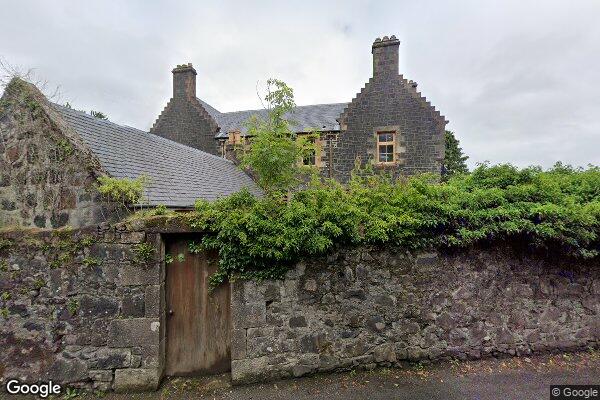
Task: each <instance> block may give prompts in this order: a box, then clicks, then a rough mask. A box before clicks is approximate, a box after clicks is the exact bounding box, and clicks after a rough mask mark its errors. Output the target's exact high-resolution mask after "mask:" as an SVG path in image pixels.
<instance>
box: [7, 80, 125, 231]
mask: <svg viewBox="0 0 600 400" xmlns="http://www.w3.org/2000/svg"><path fill="white" fill-rule="evenodd" d="M101 174H103V170H102V168H101V166H100V162H99V161H98V159H97V158H96V156H95V155H94V154H93V153H91V151H90V150H89V148H87V146H85V145H84V143H83V142H82V140H81V139H80V137H79V136H78V135H77V133H76V132H74V131H73V129H72V128H71V127H70V126H69V125H68V124H67V123H66V122H65V121H64V120H63V118H62V117H61V116H60V114H59V113H58V112H57V111H56V110H55V109H54V108H53V107H52V106H51V105H50V103H49V102H48V100H47V99H46V98H45V97H44V96H43V95H42V94H41V93H40V92H39V90H38V89H37V88H36V87H35V86H33V85H31V84H30V83H27V82H25V81H22V80H20V79H15V80H13V81H12V82H11V84H10V85H9V86H8V87H7V88H6V90H5V92H4V95H3V96H2V99H1V100H0V226H37V227H39V228H59V227H62V226H66V225H70V226H74V227H77V226H83V225H94V224H96V223H99V222H102V221H106V220H109V219H111V218H114V217H117V216H118V215H117V214H115V213H114V211H116V210H115V207H114V205H110V204H109V203H107V202H103V201H102V199H101V197H100V195H99V193H98V191H97V190H96V186H95V183H96V179H97V177H98V176H99V175H101Z"/></svg>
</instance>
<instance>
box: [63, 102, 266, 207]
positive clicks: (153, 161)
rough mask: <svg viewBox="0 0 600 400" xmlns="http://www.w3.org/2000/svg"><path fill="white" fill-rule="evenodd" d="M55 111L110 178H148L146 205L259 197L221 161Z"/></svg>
mask: <svg viewBox="0 0 600 400" xmlns="http://www.w3.org/2000/svg"><path fill="white" fill-rule="evenodd" d="M54 107H55V108H56V109H57V111H58V112H59V113H60V114H61V115H62V117H63V118H64V119H65V120H66V122H67V123H68V124H69V125H70V126H71V127H72V128H73V129H75V131H76V132H77V133H78V134H79V135H80V136H81V138H82V139H83V141H84V142H85V144H86V145H88V146H89V147H90V149H91V150H92V151H93V152H94V153H95V155H96V156H97V157H98V158H99V160H100V164H101V165H102V167H103V168H104V169H105V170H106V172H108V173H109V174H110V175H111V176H113V177H116V178H137V177H138V176H140V175H142V174H145V175H147V176H148V177H149V178H150V182H149V184H148V188H147V191H146V192H147V193H146V195H147V197H148V201H149V203H150V205H158V204H164V205H166V206H169V207H189V206H193V204H194V202H195V201H196V199H205V200H208V201H211V200H215V199H218V198H220V197H224V196H227V195H229V194H232V193H235V192H238V191H239V190H240V189H242V188H243V187H247V188H248V189H249V190H250V191H251V192H252V193H254V194H256V195H260V194H261V191H260V189H259V188H258V187H257V186H256V184H255V183H254V181H253V180H252V179H251V178H250V177H249V176H248V175H247V174H245V173H244V172H243V171H241V170H240V169H239V168H237V167H236V166H235V165H234V164H233V163H232V162H231V161H228V160H225V159H224V158H221V157H218V156H215V155H212V154H208V153H206V152H203V151H200V150H196V149H194V148H191V147H188V146H185V145H183V144H179V143H176V142H173V141H171V140H168V139H165V138H162V137H160V136H157V135H153V134H151V133H148V132H144V131H141V130H139V129H135V128H131V127H128V126H121V125H117V124H114V123H112V122H109V121H105V120H101V119H98V118H95V117H92V116H91V115H88V114H86V113H84V112H81V111H76V110H72V109H69V108H65V107H63V106H59V105H54Z"/></svg>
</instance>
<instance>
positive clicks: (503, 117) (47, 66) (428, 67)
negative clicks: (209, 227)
mask: <svg viewBox="0 0 600 400" xmlns="http://www.w3.org/2000/svg"><path fill="white" fill-rule="evenodd" d="M0 10H2V18H1V19H2V22H1V23H0V56H1V57H2V58H3V59H4V60H5V61H7V62H9V63H11V64H12V65H16V66H19V67H21V68H25V69H27V68H34V69H35V74H36V76H37V78H40V79H45V80H47V81H48V82H49V84H50V85H60V87H61V99H60V100H61V102H66V101H68V102H70V103H71V104H72V105H73V106H74V107H75V108H78V109H84V110H87V111H89V110H90V109H94V110H101V111H103V112H104V113H106V114H108V116H109V117H110V119H111V120H112V121H114V122H117V123H121V124H126V125H131V126H135V127H137V128H140V129H144V130H147V129H148V128H150V126H151V125H152V123H153V122H154V120H155V119H156V117H157V116H158V114H159V113H160V111H161V110H162V108H163V107H164V105H165V104H166V102H167V100H168V99H169V97H170V95H171V90H172V86H171V69H172V68H173V66H175V65H176V64H181V63H187V62H191V63H193V64H194V67H195V68H196V70H197V71H198V76H197V93H198V97H200V98H202V99H203V100H205V101H207V102H208V103H210V104H211V105H213V106H214V107H215V108H217V109H218V110H220V111H235V110H241V109H255V108H259V107H260V103H259V101H258V99H257V95H256V86H257V82H264V81H265V80H266V79H268V78H269V77H277V78H280V79H283V80H284V81H286V82H287V83H288V84H289V85H290V86H292V87H293V88H294V90H295V95H296V102H297V104H299V105H304V104H315V103H328V102H346V101H350V100H351V99H352V97H354V96H355V95H356V93H357V92H359V91H360V89H361V88H362V87H363V85H364V83H365V82H366V81H367V80H368V79H369V77H370V76H371V73H372V71H371V69H372V63H371V44H372V42H373V40H374V39H375V38H376V37H378V36H383V35H392V34H395V35H396V36H397V37H398V38H399V39H400V41H401V44H400V73H402V74H404V76H405V77H406V78H408V79H413V80H415V81H417V82H418V83H419V89H420V91H421V92H422V93H423V94H424V95H425V96H426V97H427V99H428V100H430V101H431V102H432V104H434V105H435V106H436V108H437V109H439V110H441V112H442V114H443V115H444V116H446V119H448V120H449V121H450V123H449V124H448V128H449V129H451V130H454V131H455V132H456V134H457V136H458V138H459V139H460V141H461V143H462V146H463V148H464V150H465V152H466V153H467V154H468V155H469V156H470V157H471V158H470V165H471V166H473V165H475V163H477V162H482V161H485V160H489V161H490V162H492V163H496V162H511V163H514V164H517V165H520V166H524V165H530V164H536V165H543V166H550V165H552V164H553V163H554V162H556V161H557V160H562V161H565V162H568V163H572V164H575V165H587V164H588V163H594V164H600V22H599V19H598V18H599V17H600V0H562V1H550V0H544V1H525V0H517V1H508V0H503V1H482V0H473V1H440V0H437V1H424V0H420V1H414V0H410V1H399V0H393V1H384V0H378V1H372V2H369V1H348V0H346V1H339V2H338V1H335V2H334V1H324V0H321V1H312V0H302V1H281V0H278V1H272V2H266V1H265V2H258V1H240V2H237V1H236V2H229V1H215V2H209V1H176V2H175V1H141V0H140V1H132V0H128V1H91V0H86V1H36V2H33V1H25V0H19V1H13V0H10V1H9V0H0Z"/></svg>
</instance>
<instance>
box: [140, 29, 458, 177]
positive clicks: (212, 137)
mask: <svg viewBox="0 0 600 400" xmlns="http://www.w3.org/2000/svg"><path fill="white" fill-rule="evenodd" d="M399 45H400V41H399V40H398V39H396V37H395V36H391V37H387V36H385V37H383V39H379V38H378V39H376V40H375V42H374V43H373V45H372V54H373V77H372V78H370V79H369V81H368V82H367V83H366V84H365V86H364V87H363V88H362V89H361V91H360V92H359V93H358V94H357V95H356V97H355V98H354V99H352V101H351V102H349V103H335V104H315V105H306V106H298V107H296V109H295V110H294V112H293V113H292V114H291V115H289V116H288V120H290V121H291V122H292V127H293V128H294V130H295V131H296V132H297V133H298V134H306V133H309V132H314V131H315V130H316V131H319V132H320V135H319V136H320V137H319V139H318V140H317V142H316V154H314V156H312V157H308V158H307V159H305V160H303V162H305V163H308V164H312V165H316V166H317V167H318V168H319V169H320V172H321V175H322V176H324V177H328V178H334V179H337V180H339V181H342V182H345V181H347V180H348V179H349V177H350V172H351V171H352V169H353V168H354V166H355V162H356V160H357V159H360V160H361V162H362V164H363V165H364V164H366V163H371V164H372V165H373V166H374V167H375V169H378V170H384V171H390V172H392V173H393V174H394V175H395V176H397V175H406V174H413V173H418V172H433V173H439V172H440V170H441V165H442V161H443V158H444V129H445V125H446V123H447V121H446V120H445V118H444V117H443V116H442V115H440V113H439V111H436V110H435V108H434V107H433V106H432V105H431V104H430V103H429V102H428V101H427V100H426V99H425V98H424V97H423V96H422V95H421V94H420V93H419V92H418V91H417V89H416V88H417V85H416V83H414V82H413V81H409V80H407V79H405V78H404V77H403V76H402V75H399V72H398V58H399V54H398V50H399ZM266 112H267V111H266V110H264V109H263V110H246V111H234V112H220V111H218V110H217V109H215V108H214V107H212V106H211V105H209V104H208V103H207V102H205V101H203V100H200V99H199V98H198V97H196V70H195V69H194V68H193V66H192V65H191V64H187V65H179V66H177V67H176V68H175V69H173V97H172V98H171V99H170V100H169V102H168V103H167V105H166V107H165V108H164V110H163V111H162V113H161V114H160V115H159V117H158V119H157V120H156V122H155V123H154V126H153V127H152V128H151V129H150V132H152V133H154V134H156V135H158V136H162V137H165V138H168V139H171V140H174V141H177V142H180V143H183V144H185V145H187V146H191V147H195V148H197V149H200V150H203V151H206V152H208V153H212V154H217V155H220V156H228V155H229V154H230V152H228V149H229V148H231V146H232V145H234V144H238V143H240V141H241V140H244V139H242V138H244V137H245V135H246V128H245V122H246V121H247V120H248V118H249V117H250V116H252V115H258V116H263V117H264V116H265V115H266Z"/></svg>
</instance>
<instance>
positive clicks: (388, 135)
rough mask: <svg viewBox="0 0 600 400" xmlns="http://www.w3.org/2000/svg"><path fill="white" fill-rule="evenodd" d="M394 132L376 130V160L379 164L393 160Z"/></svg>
mask: <svg viewBox="0 0 600 400" xmlns="http://www.w3.org/2000/svg"><path fill="white" fill-rule="evenodd" d="M395 136H396V132H393V131H389V132H377V162H378V163H381V164H390V163H393V162H394V161H396V160H395V154H396V144H395V140H394V139H395Z"/></svg>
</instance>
